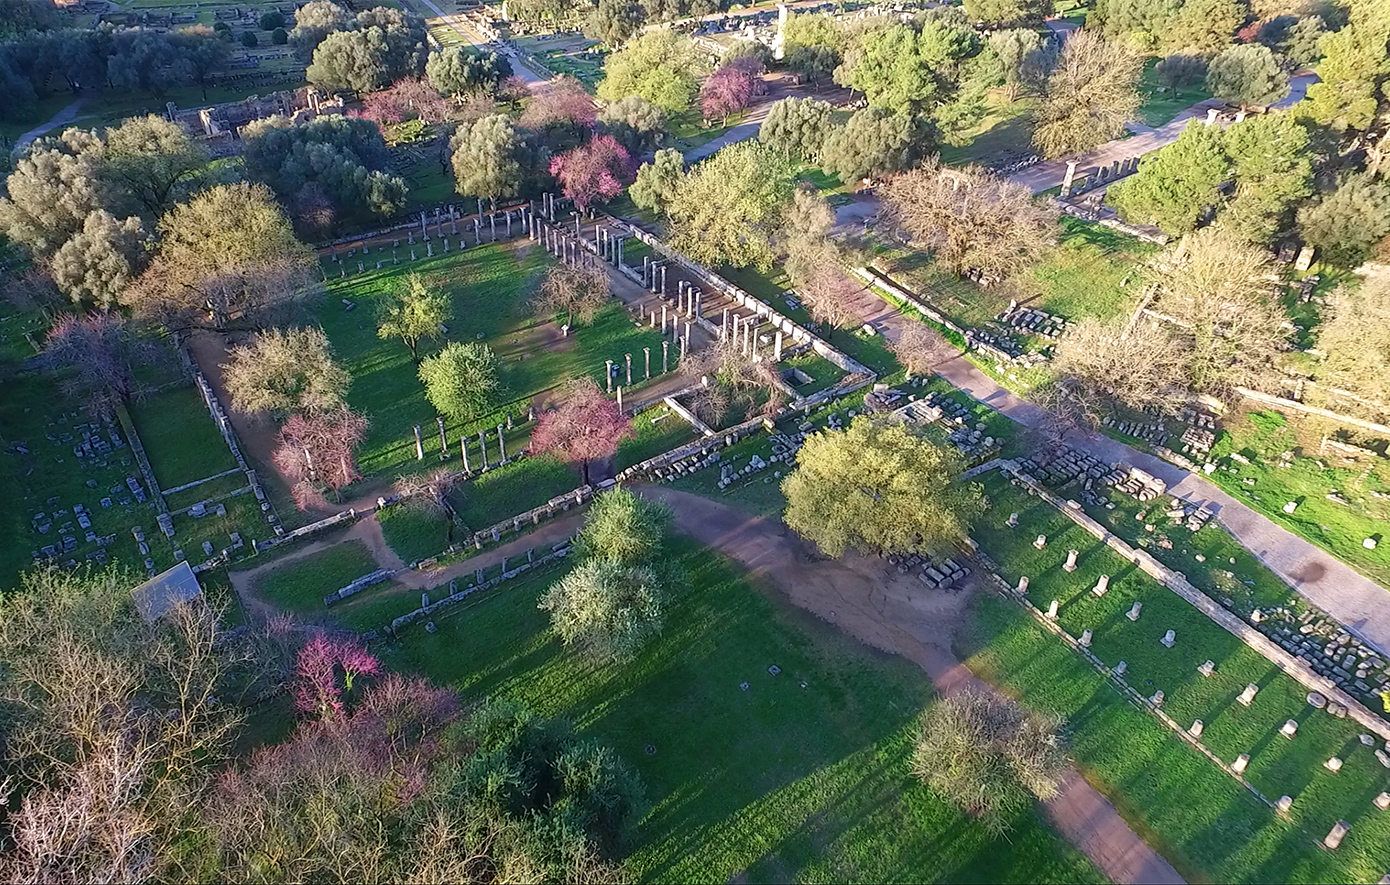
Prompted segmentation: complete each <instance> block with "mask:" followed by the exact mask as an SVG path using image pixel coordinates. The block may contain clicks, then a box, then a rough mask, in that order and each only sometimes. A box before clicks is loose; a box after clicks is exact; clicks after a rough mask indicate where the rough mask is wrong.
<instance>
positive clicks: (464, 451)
mask: <svg viewBox="0 0 1390 885" xmlns="http://www.w3.org/2000/svg"><path fill="white" fill-rule="evenodd" d="M459 454H461V455H463V472H464V473H469V474H471V473H472V472H473V468H472V467H471V466H470V465H469V463H468V434H466V433H464V434H460V435H459Z"/></svg>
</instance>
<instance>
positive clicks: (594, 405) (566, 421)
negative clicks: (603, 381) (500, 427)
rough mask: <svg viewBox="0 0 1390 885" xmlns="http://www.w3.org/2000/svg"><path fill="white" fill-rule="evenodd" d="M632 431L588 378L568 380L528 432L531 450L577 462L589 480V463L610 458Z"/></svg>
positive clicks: (615, 406) (621, 415) (624, 417)
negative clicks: (555, 403)
mask: <svg viewBox="0 0 1390 885" xmlns="http://www.w3.org/2000/svg"><path fill="white" fill-rule="evenodd" d="M631 433H632V422H631V421H629V420H628V419H627V417H626V416H624V415H623V413H622V411H621V410H619V408H618V404H617V403H615V402H613V401H612V400H610V399H609V398H608V397H606V396H604V395H603V391H601V390H599V388H598V385H597V384H595V383H594V382H593V381H592V380H590V379H588V378H581V379H577V380H575V381H572V382H570V384H569V388H568V389H567V390H566V391H565V398H564V399H563V400H562V401H561V402H560V404H559V406H557V407H556V408H553V409H550V410H548V411H545V412H542V413H541V414H540V417H539V418H537V419H536V429H535V430H533V431H532V432H531V451H533V452H536V453H537V454H539V453H542V452H553V453H554V454H556V455H558V456H560V458H562V459H563V460H565V461H570V462H575V461H578V462H579V464H580V469H581V470H582V471H583V474H584V482H585V484H587V483H588V482H589V462H591V461H594V460H598V459H601V458H611V457H613V456H614V455H615V454H617V452H618V443H620V442H622V441H623V440H624V439H625V438H626V437H627V436H628V435H629V434H631Z"/></svg>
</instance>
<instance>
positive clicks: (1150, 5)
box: [1087, 0, 1182, 52]
mask: <svg viewBox="0 0 1390 885" xmlns="http://www.w3.org/2000/svg"><path fill="white" fill-rule="evenodd" d="M1181 7H1182V2H1181V0H1157V2H1156V0H1098V2H1097V4H1096V8H1095V10H1094V11H1093V12H1092V13H1091V14H1090V15H1089V16H1088V17H1087V19H1088V22H1090V24H1091V25H1092V27H1094V26H1095V25H1096V24H1097V23H1099V24H1100V25H1101V29H1102V33H1103V34H1104V36H1105V38H1106V39H1107V40H1114V41H1119V42H1122V43H1124V44H1125V45H1127V46H1130V47H1131V48H1133V49H1136V50H1139V51H1142V52H1151V51H1153V50H1154V49H1156V48H1157V47H1158V46H1159V44H1160V42H1162V43H1163V45H1164V46H1165V47H1169V46H1171V48H1172V49H1181V48H1182V44H1180V43H1178V44H1170V43H1169V42H1168V41H1166V40H1163V39H1161V38H1162V37H1163V35H1166V34H1167V33H1169V31H1171V30H1172V23H1173V19H1174V18H1175V17H1176V16H1177V13H1178V10H1179V9H1180V8H1181Z"/></svg>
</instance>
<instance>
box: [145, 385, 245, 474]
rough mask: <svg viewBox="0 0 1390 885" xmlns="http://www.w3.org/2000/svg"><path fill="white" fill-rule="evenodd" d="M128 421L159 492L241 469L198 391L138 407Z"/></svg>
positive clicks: (180, 391) (183, 390)
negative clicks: (132, 426) (161, 489)
mask: <svg viewBox="0 0 1390 885" xmlns="http://www.w3.org/2000/svg"><path fill="white" fill-rule="evenodd" d="M130 417H131V419H132V420H134V421H135V429H136V431H137V432H138V433H139V434H140V442H141V444H143V445H144V447H145V454H146V456H148V457H149V459H150V466H151V467H152V468H154V475H155V479H157V480H159V485H160V488H165V489H172V488H177V487H178V486H181V485H183V484H184V483H189V482H193V481H194V480H199V479H203V478H205V477H209V476H213V475H215V474H218V473H221V472H222V471H224V470H231V469H232V468H233V467H236V466H237V465H236V459H234V458H233V457H232V452H231V450H230V449H228V448H227V442H226V440H224V439H222V434H221V432H220V431H218V429H217V425H216V424H213V423H212V416H211V415H209V414H208V408H207V405H205V404H204V403H203V397H202V394H200V393H198V390H197V389H196V388H194V387H179V388H176V389H174V390H166V391H164V392H163V393H157V394H155V395H154V396H152V397H149V398H147V399H144V400H141V401H140V402H137V403H134V404H133V405H132V406H131V408H130ZM243 480H244V477H243ZM242 485H245V482H242Z"/></svg>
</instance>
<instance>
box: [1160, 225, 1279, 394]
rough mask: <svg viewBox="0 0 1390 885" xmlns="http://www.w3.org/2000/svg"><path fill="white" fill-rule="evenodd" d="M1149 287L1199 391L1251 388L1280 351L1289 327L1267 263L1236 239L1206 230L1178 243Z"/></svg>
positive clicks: (1261, 253) (1262, 255)
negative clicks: (1154, 288)
mask: <svg viewBox="0 0 1390 885" xmlns="http://www.w3.org/2000/svg"><path fill="white" fill-rule="evenodd" d="M1154 280H1155V282H1157V283H1158V285H1159V286H1160V287H1161V294H1160V295H1159V298H1158V302H1157V305H1158V307H1157V309H1158V311H1159V312H1160V313H1161V314H1164V315H1166V316H1167V317H1168V318H1170V319H1171V320H1172V322H1173V324H1174V325H1175V326H1176V327H1177V329H1178V330H1179V333H1178V337H1179V339H1180V340H1182V341H1183V343H1184V345H1185V349H1186V351H1187V359H1186V363H1187V370H1188V376H1189V380H1190V381H1191V384H1192V386H1193V387H1194V388H1195V389H1197V390H1198V391H1200V392H1203V393H1212V394H1215V395H1218V396H1221V395H1227V394H1229V393H1230V389H1231V388H1232V387H1233V386H1235V385H1246V386H1252V385H1258V384H1259V383H1260V382H1261V381H1262V380H1263V379H1264V378H1265V377H1266V376H1267V375H1268V373H1269V371H1270V369H1271V368H1272V366H1273V365H1274V363H1275V361H1276V360H1277V358H1278V356H1279V354H1280V352H1281V351H1283V350H1284V349H1286V347H1287V342H1288V331H1289V329H1290V328H1291V326H1290V324H1289V320H1288V316H1287V314H1285V312H1284V309H1283V307H1282V305H1281V304H1280V301H1279V292H1278V285H1277V281H1278V276H1277V274H1276V273H1275V271H1274V265H1273V262H1272V260H1271V258H1270V255H1269V253H1268V252H1266V251H1265V250H1264V249H1262V248H1260V247H1258V246H1251V245H1250V244H1249V243H1247V242H1245V241H1244V240H1243V239H1242V238H1241V237H1240V236H1238V235H1237V234H1235V233H1233V232H1226V231H1221V230H1217V229H1214V228H1206V229H1203V230H1200V231H1197V232H1196V233H1194V234H1190V235H1189V236H1187V237H1184V238H1183V241H1182V242H1181V243H1180V244H1179V245H1178V246H1177V247H1176V248H1175V249H1174V251H1173V252H1172V253H1171V254H1170V256H1168V260H1167V261H1165V262H1162V263H1160V264H1158V265H1157V266H1156V269H1155V273H1154Z"/></svg>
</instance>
